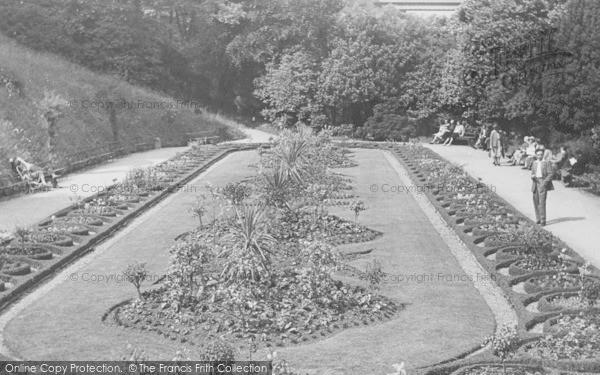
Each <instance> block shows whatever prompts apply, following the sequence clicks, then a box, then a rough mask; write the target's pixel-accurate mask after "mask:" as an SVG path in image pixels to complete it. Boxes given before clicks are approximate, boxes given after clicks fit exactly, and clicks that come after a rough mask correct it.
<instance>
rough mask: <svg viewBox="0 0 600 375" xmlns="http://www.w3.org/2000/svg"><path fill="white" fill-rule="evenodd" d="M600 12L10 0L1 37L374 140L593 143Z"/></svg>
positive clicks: (501, 5) (345, 1)
mask: <svg viewBox="0 0 600 375" xmlns="http://www.w3.org/2000/svg"><path fill="white" fill-rule="evenodd" d="M599 17H600V3H599V2H597V1H592V0H494V1H482V0H466V1H464V3H463V4H462V5H461V6H460V8H459V11H458V12H457V13H456V15H455V16H453V17H450V18H429V19H423V18H417V17H413V16H410V15H406V14H403V13H401V12H399V11H396V10H394V9H393V8H381V7H377V6H375V5H374V4H373V2H372V1H367V0H110V1H107V0H89V1H83V0H23V1H19V2H16V1H13V0H0V31H2V32H3V33H5V34H7V35H9V36H11V37H13V38H15V39H17V40H19V41H20V42H22V43H24V44H26V45H29V46H32V47H34V48H37V49H43V50H50V51H52V52H57V53H60V54H62V55H64V56H67V57H68V58H70V59H72V60H74V61H76V62H78V63H81V64H83V65H86V66H88V67H91V68H93V69H95V70H98V71H102V72H108V73H112V74H117V75H119V76H121V77H123V78H124V79H126V80H128V81H130V82H134V83H137V84H140V85H144V86H148V87H151V88H153V89H156V90H160V91H163V92H167V93H169V94H172V95H175V96H177V97H185V98H186V99H195V100H201V101H202V102H203V103H205V104H206V105H207V106H212V107H216V108H219V109H224V110H227V111H237V112H238V113H239V114H241V115H247V116H257V115H258V114H259V113H260V114H262V115H263V117H264V118H265V119H266V120H269V121H273V122H276V123H278V124H281V125H283V126H290V125H294V124H295V123H296V122H298V121H300V122H303V123H307V124H310V125H312V126H316V127H321V126H330V125H331V126H337V125H341V124H351V126H352V127H353V128H354V129H355V130H356V134H358V135H360V136H364V137H373V138H378V139H379V138H382V137H383V138H385V137H386V134H387V135H388V136H390V135H391V134H392V133H393V136H392V138H398V137H400V136H401V135H402V136H408V135H414V134H415V133H426V132H429V131H430V128H431V127H432V126H433V125H434V124H435V121H434V120H435V119H437V118H439V117H444V116H454V117H463V118H465V119H468V121H469V122H470V123H473V124H478V123H484V122H491V121H494V122H498V123H500V124H501V125H502V126H505V127H510V128H513V129H515V130H520V131H522V132H529V131H536V129H538V130H539V129H542V130H543V131H542V133H544V132H545V133H547V132H550V131H560V132H563V133H573V134H580V133H581V132H584V133H585V132H586V131H589V130H590V129H591V128H592V127H593V126H595V125H596V124H597V123H598V111H597V108H598V104H599V101H600V75H599V74H598V73H599V71H598V70H599V69H600V63H599V61H600V56H599V54H600V52H599V51H600V48H599V47H600V45H599V43H600V26H599V25H600V20H599Z"/></svg>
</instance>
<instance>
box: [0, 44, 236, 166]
mask: <svg viewBox="0 0 600 375" xmlns="http://www.w3.org/2000/svg"><path fill="white" fill-rule="evenodd" d="M228 125H234V124H231V123H229V121H228V120H227V119H225V118H223V117H221V116H218V115H214V114H211V113H208V112H206V111H204V110H203V109H202V108H200V107H198V106H197V105H196V103H186V102H183V101H177V100H175V99H173V98H169V97H165V96H162V95H160V94H157V93H154V92H150V91H148V90H145V89H142V88H139V87H134V86H131V85H129V84H127V83H124V82H123V81H121V80H120V79H119V77H111V76H106V75H100V74H97V73H93V72H91V71H89V70H87V69H84V68H82V67H80V66H78V65H75V64H73V63H70V62H67V61H66V60H64V59H62V58H60V57H58V56H55V55H51V54H45V53H39V52H34V51H32V50H30V49H28V48H25V47H23V46H21V45H19V44H17V43H15V42H14V41H13V40H11V39H10V38H7V37H6V36H3V35H0V172H1V171H3V170H6V169H7V168H8V161H7V160H8V158H9V157H11V156H22V157H24V158H26V159H29V160H33V161H35V162H36V163H44V162H47V161H49V160H59V159H60V158H61V156H64V155H67V154H69V153H73V152H76V151H79V150H83V149H86V148H91V147H94V146H95V145H99V144H102V143H106V142H113V141H115V140H119V141H121V142H143V141H149V140H152V139H153V138H161V140H162V144H163V146H174V145H181V144H182V143H183V142H184V139H185V133H187V132H196V131H203V130H212V131H215V132H217V133H219V134H220V135H221V136H224V137H226V138H237V137H239V136H236V135H239V131H236V130H235V127H234V126H228Z"/></svg>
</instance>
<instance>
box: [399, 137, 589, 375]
mask: <svg viewBox="0 0 600 375" xmlns="http://www.w3.org/2000/svg"><path fill="white" fill-rule="evenodd" d="M395 152H396V153H397V154H400V155H401V156H400V157H399V159H400V160H401V161H403V162H404V163H405V164H408V163H407V161H408V160H410V163H411V164H412V166H413V168H411V167H410V166H409V169H410V170H411V171H412V178H413V179H414V180H415V181H418V180H420V177H419V174H420V173H419V170H420V165H424V164H429V166H428V168H430V169H429V170H428V171H429V174H428V175H427V177H426V179H427V181H428V183H430V185H431V186H435V189H437V190H438V191H437V192H433V195H432V194H428V196H429V197H430V200H431V201H432V203H433V204H434V206H435V207H436V209H437V210H438V211H439V212H440V213H442V217H443V218H445V219H446V221H447V222H448V224H449V225H450V227H452V228H453V229H454V230H455V231H456V232H457V234H459V235H460V236H461V237H462V238H463V241H464V242H465V243H466V244H467V245H468V246H469V247H470V248H471V250H472V251H473V254H474V255H475V256H476V258H478V260H479V261H480V263H481V264H482V265H483V266H484V267H486V268H488V270H489V271H490V272H491V274H492V276H494V277H493V279H494V280H496V281H497V282H498V285H499V286H500V287H501V288H502V289H503V291H504V292H505V293H506V295H507V296H508V298H509V300H510V302H511V304H512V305H513V306H514V307H515V310H516V312H517V316H518V318H519V324H518V328H517V332H518V335H520V337H521V338H522V339H524V340H525V341H528V340H529V341H530V340H532V339H535V338H536V337H538V338H539V336H536V335H537V333H536V332H538V330H539V329H541V326H540V324H541V323H540V322H544V321H545V320H546V319H547V318H548V316H547V314H548V313H550V314H552V312H551V311H555V312H556V311H558V310H555V309H554V308H552V310H549V309H546V305H550V303H548V299H550V301H552V303H556V305H558V304H560V309H561V310H563V311H573V309H578V308H581V305H579V304H575V302H574V300H573V297H575V293H578V292H579V290H581V280H584V282H585V285H589V284H590V283H591V282H592V281H593V280H595V279H594V278H593V277H591V276H584V277H582V276H580V275H578V274H577V273H579V271H580V265H581V264H583V259H582V258H581V257H580V256H579V255H578V254H577V253H575V252H574V251H573V250H571V249H570V248H568V246H566V245H565V244H564V243H562V242H561V241H560V240H559V239H558V238H556V237H554V236H552V235H551V234H550V233H549V232H547V231H545V230H544V229H543V228H541V227H539V226H537V225H534V224H533V223H532V222H531V221H530V220H528V219H526V218H523V217H522V216H521V215H520V214H519V213H518V212H515V211H513V209H512V208H511V207H510V206H509V205H508V204H506V203H505V202H504V201H503V200H502V199H501V198H499V197H497V196H496V195H495V194H494V193H493V192H492V191H486V190H485V189H481V188H480V184H479V182H477V181H475V180H473V179H471V178H470V177H469V176H468V175H467V174H466V173H464V171H462V170H457V168H456V166H455V165H452V164H451V163H448V162H446V161H445V160H442V159H441V158H439V156H437V155H436V154H434V153H433V152H432V151H430V150H429V149H425V148H423V147H421V146H419V145H406V146H401V147H397V148H396V149H395ZM432 160H438V161H436V162H432ZM431 165H433V166H434V167H433V168H432V169H431V167H430V166H431ZM460 180H467V181H460ZM467 189H472V190H471V191H468V190H467ZM459 193H460V194H459ZM469 194H472V195H469ZM460 206H463V208H462V209H458V210H457V208H458V207H460ZM493 211H496V212H493ZM465 235H472V237H471V238H467V237H465ZM481 247H484V249H481ZM533 249H544V251H539V252H536V251H533ZM482 250H483V251H482ZM569 272H570V273H569ZM592 273H593V274H598V270H593V271H592ZM527 275H530V276H529V277H528V276H527ZM560 292H570V293H571V294H568V295H567V296H566V297H565V299H564V301H563V300H562V299H561V298H560V297H553V298H550V297H549V296H548V295H540V293H546V294H552V295H553V296H556V295H557V294H558V293H560ZM590 293H593V292H590ZM532 302H534V303H535V306H533V307H531V306H529V305H530V304H531V303H532ZM553 306H554V305H553ZM532 328H535V330H532V331H529V330H530V329H532ZM580 339H581V341H580V343H583V345H587V344H590V342H589V341H590V340H596V341H595V342H597V339H596V337H595V336H585V337H584V336H582V337H580ZM529 341H528V342H529ZM498 342H499V343H501V342H502V340H500V341H498ZM505 343H506V342H505ZM494 350H495V349H494ZM594 350H597V348H595V347H594ZM598 352H600V351H597V353H598ZM523 355H524V356H525V357H527V358H529V359H532V361H533V362H532V361H529V359H527V360H523V359H522V357H518V358H517V360H516V361H515V362H516V363H521V362H523V363H529V364H531V363H535V364H536V366H539V367H535V366H533V367H532V368H530V370H533V372H534V373H535V372H536V371H539V372H540V373H543V374H545V373H548V372H547V371H549V370H545V369H542V367H541V361H540V358H541V357H539V356H538V357H536V356H531V355H529V354H528V353H524V354H523ZM566 355H567V354H566ZM567 356H568V355H567ZM525 357H523V358H525ZM489 358H498V357H495V356H494V355H493V351H492V350H491V348H488V349H484V350H483V351H481V353H477V354H473V355H470V356H468V358H467V359H464V360H458V361H451V362H449V363H447V364H440V365H436V366H433V367H431V368H429V369H423V370H422V371H421V372H419V373H423V374H428V375H434V374H435V375H441V374H444V375H448V374H450V373H452V371H457V370H456V365H451V364H450V363H459V362H461V363H464V364H467V365H468V364H474V363H477V359H480V360H481V359H483V360H484V361H485V360H488V359H489ZM591 358H593V357H589V358H588V357H584V356H577V355H574V356H573V357H571V358H570V359H569V360H572V361H573V362H568V361H565V362H561V363H558V362H552V366H553V367H559V368H560V369H561V370H570V369H572V370H579V371H582V370H581V369H591V368H594V369H596V368H599V369H600V362H598V361H600V358H598V356H596V358H593V360H596V362H594V361H593V360H592V359H591ZM588 360H592V362H593V363H592V362H589V363H588V362H585V361H588ZM581 361H583V362H581ZM498 362H499V360H498ZM584 362H585V363H584ZM555 365H556V366H555ZM453 366H454V367H453ZM486 366H487V365H481V364H478V365H477V366H475V367H470V370H469V371H474V373H503V370H502V367H501V366H500V365H499V364H491V363H490V364H489V366H487V367H486ZM490 366H491V367H494V368H490ZM511 366H515V363H510V364H507V366H506V369H507V373H509V372H510V371H512V370H510V368H511ZM483 367H486V368H485V369H484V368H483ZM465 369H466V367H463V368H462V369H461V370H465ZM518 371H522V369H519V370H518ZM528 371H529V370H528ZM456 373H457V374H458V373H461V374H462V373H467V372H465V371H458V372H456Z"/></svg>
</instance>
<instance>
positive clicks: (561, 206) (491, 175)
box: [424, 144, 600, 268]
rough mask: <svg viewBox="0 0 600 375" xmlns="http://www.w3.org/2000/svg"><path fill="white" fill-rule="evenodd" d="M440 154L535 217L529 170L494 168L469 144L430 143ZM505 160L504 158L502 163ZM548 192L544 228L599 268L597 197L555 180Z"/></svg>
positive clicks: (516, 206)
mask: <svg viewBox="0 0 600 375" xmlns="http://www.w3.org/2000/svg"><path fill="white" fill-rule="evenodd" d="M424 146H425V147H429V148H430V149H432V150H433V151H435V152H436V153H438V154H439V155H440V156H441V157H443V158H445V159H447V160H449V161H451V162H453V163H456V164H459V165H462V166H463V168H464V169H465V171H467V172H468V173H469V174H470V175H472V176H473V177H475V178H480V179H481V180H482V181H483V182H484V183H485V184H486V185H488V186H493V189H494V191H495V193H496V194H498V195H499V196H501V197H502V198H504V199H505V200H506V201H507V202H508V203H510V204H511V205H513V206H514V207H515V208H516V209H517V210H519V211H520V212H522V213H523V214H524V215H526V216H527V217H529V218H530V219H533V220H535V217H534V212H533V203H532V198H531V190H530V188H531V178H530V176H531V172H530V171H524V170H522V169H521V168H520V167H513V166H505V165H502V166H501V167H494V166H493V165H492V162H491V159H489V158H488V155H487V152H484V151H481V150H475V149H473V148H471V147H465V146H452V147H444V146H441V145H429V144H424ZM504 163H506V160H503V164H504ZM554 187H555V190H554V191H551V192H549V193H548V203H547V205H548V207H547V212H548V222H547V224H548V225H547V226H546V227H545V229H546V230H548V231H550V232H551V233H552V234H554V235H555V236H557V237H559V238H560V239H561V240H563V241H564V242H565V243H566V244H567V245H569V246H570V247H571V248H573V250H575V251H576V252H577V253H579V255H581V256H582V257H583V258H584V259H586V260H588V261H590V262H591V263H592V264H593V265H594V266H596V267H598V268H600V245H599V244H600V230H599V229H600V197H597V196H594V195H591V194H589V193H586V192H584V191H581V190H578V189H573V188H566V187H564V185H563V184H562V183H561V182H559V181H555V182H554Z"/></svg>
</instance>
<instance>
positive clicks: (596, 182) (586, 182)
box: [573, 165, 600, 194]
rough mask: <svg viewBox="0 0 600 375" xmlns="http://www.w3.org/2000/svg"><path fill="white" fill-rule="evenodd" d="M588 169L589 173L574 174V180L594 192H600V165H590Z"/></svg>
mask: <svg viewBox="0 0 600 375" xmlns="http://www.w3.org/2000/svg"><path fill="white" fill-rule="evenodd" d="M587 169H588V171H589V173H587V174H583V175H579V176H575V175H574V176H573V181H574V182H576V183H577V184H578V185H582V186H584V187H586V188H588V189H589V190H591V191H592V192H593V193H596V194H600V166H596V165H589V166H588V167H587ZM594 177H595V178H594Z"/></svg>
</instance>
